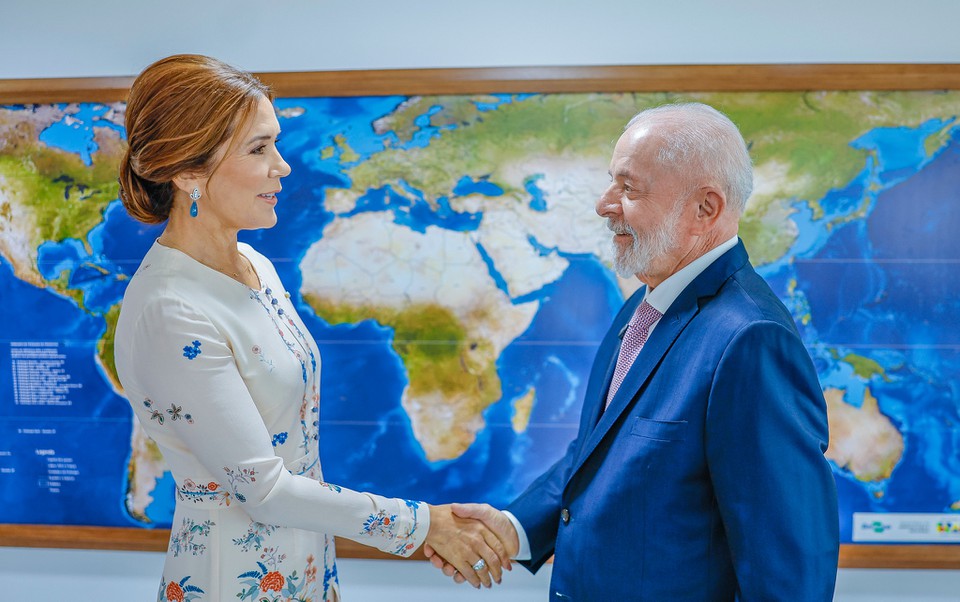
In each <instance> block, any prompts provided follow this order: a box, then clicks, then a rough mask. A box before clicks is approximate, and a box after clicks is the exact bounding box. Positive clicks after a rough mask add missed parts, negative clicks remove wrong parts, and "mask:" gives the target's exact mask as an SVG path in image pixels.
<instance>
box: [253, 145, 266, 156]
mask: <svg viewBox="0 0 960 602" xmlns="http://www.w3.org/2000/svg"><path fill="white" fill-rule="evenodd" d="M265 148H267V146H266V145H265V144H261V145H260V146H258V147H257V148H255V149H253V154H254V155H262V154H263V149H265Z"/></svg>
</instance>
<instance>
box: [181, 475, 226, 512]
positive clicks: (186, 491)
mask: <svg viewBox="0 0 960 602" xmlns="http://www.w3.org/2000/svg"><path fill="white" fill-rule="evenodd" d="M231 497H232V496H231V495H230V492H229V491H227V490H226V489H224V488H223V487H221V486H220V483H217V482H216V481H210V482H209V483H207V484H206V485H204V484H197V483H196V482H194V481H193V479H184V481H183V484H182V485H180V486H179V487H177V499H178V500H190V501H192V502H193V503H198V502H202V501H206V500H213V501H216V502H219V503H220V505H221V506H224V505H226V506H229V505H230V498H231Z"/></svg>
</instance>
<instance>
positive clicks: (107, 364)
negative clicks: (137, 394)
mask: <svg viewBox="0 0 960 602" xmlns="http://www.w3.org/2000/svg"><path fill="white" fill-rule="evenodd" d="M119 318H120V304H119V303H117V304H116V305H114V306H113V307H111V308H110V309H109V310H108V311H107V313H106V314H105V315H104V316H103V319H104V321H105V322H106V324H107V329H106V330H105V331H104V333H103V336H102V337H100V340H99V341H97V357H98V358H99V359H100V365H101V366H103V368H104V370H106V372H107V377H108V378H109V379H110V381H111V382H112V383H113V384H114V386H115V387H116V388H117V390H122V389H123V385H121V384H120V377H119V376H117V363H116V360H115V359H114V357H113V349H114V346H113V345H114V339H115V336H116V333H117V320H118V319H119Z"/></svg>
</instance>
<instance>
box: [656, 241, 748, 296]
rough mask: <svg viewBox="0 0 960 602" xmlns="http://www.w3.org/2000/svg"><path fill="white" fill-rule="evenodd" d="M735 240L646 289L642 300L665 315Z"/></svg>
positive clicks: (713, 249)
mask: <svg viewBox="0 0 960 602" xmlns="http://www.w3.org/2000/svg"><path fill="white" fill-rule="evenodd" d="M737 238H738V237H737V236H734V237H733V238H731V239H730V240H728V241H726V242H723V243H720V244H719V245H717V246H716V247H714V248H712V249H710V250H709V251H707V252H706V253H704V254H703V255H701V256H700V257H697V258H696V259H695V260H693V261H692V262H690V265H688V266H686V267H684V268H683V269H682V270H680V271H679V272H677V273H676V274H674V275H672V276H670V277H669V278H667V279H666V280H664V281H663V282H661V283H660V286H658V287H657V288H655V289H653V290H650V288H649V287H648V288H647V292H646V295H645V296H644V300H645V301H646V302H647V303H649V304H650V305H652V306H653V308H654V309H656V310H657V311H659V312H660V313H661V314H665V313H667V310H668V309H670V306H671V305H673V302H674V301H676V299H677V297H679V296H680V293H682V292H683V289H685V288H687V285H688V284H690V283H691V282H693V280H694V279H695V278H696V277H697V276H699V275H700V273H701V272H703V271H704V270H705V269H707V267H708V266H709V265H710V264H711V263H713V262H714V261H716V260H717V259H718V258H719V257H720V256H721V255H723V254H724V253H726V252H727V251H729V250H730V249H732V248H733V247H735V246H736V245H737Z"/></svg>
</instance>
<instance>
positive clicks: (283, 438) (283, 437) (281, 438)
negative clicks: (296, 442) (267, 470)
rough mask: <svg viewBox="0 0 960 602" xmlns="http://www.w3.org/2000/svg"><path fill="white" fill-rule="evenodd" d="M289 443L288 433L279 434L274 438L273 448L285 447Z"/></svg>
mask: <svg viewBox="0 0 960 602" xmlns="http://www.w3.org/2000/svg"><path fill="white" fill-rule="evenodd" d="M286 442H287V433H285V432H284V433H277V434H276V435H274V436H273V446H274V447H276V446H278V445H283V444H284V443H286Z"/></svg>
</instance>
